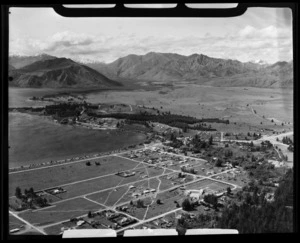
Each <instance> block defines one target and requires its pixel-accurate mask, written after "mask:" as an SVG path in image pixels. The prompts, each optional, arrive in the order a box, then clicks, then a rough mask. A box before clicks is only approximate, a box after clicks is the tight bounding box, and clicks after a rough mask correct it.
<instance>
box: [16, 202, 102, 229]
mask: <svg viewBox="0 0 300 243" xmlns="http://www.w3.org/2000/svg"><path fill="white" fill-rule="evenodd" d="M102 208H103V207H101V206H100V205H98V204H95V203H93V202H90V201H88V200H86V199H84V198H76V199H73V200H70V201H66V202H62V203H59V204H56V205H55V206H54V207H49V208H45V209H43V210H39V211H32V212H31V211H26V212H23V213H20V214H19V216H20V217H22V218H23V219H25V220H27V221H29V222H30V223H32V224H34V225H38V226H42V225H46V224H52V223H56V222H59V221H63V220H68V219H71V218H74V217H78V216H81V215H84V214H87V213H88V212H89V211H96V210H100V209H102Z"/></svg>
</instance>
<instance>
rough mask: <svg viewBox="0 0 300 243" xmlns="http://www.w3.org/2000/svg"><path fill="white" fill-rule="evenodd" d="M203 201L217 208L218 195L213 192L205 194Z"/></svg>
mask: <svg viewBox="0 0 300 243" xmlns="http://www.w3.org/2000/svg"><path fill="white" fill-rule="evenodd" d="M203 199H204V201H205V202H207V203H209V204H211V205H213V207H215V208H217V206H218V196H216V195H214V194H207V195H205V196H204V198H203Z"/></svg>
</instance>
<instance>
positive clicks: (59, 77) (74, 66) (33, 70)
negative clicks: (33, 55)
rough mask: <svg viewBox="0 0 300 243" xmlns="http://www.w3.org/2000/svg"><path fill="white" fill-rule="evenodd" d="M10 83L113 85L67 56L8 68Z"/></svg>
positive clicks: (61, 85)
mask: <svg viewBox="0 0 300 243" xmlns="http://www.w3.org/2000/svg"><path fill="white" fill-rule="evenodd" d="M9 75H10V77H12V78H13V80H12V81H11V85H14V86H19V87H51V88H62V87H74V88H79V87H80V88H85V87H99V88H100V87H115V86H121V84H120V83H119V82H116V81H113V80H110V79H109V78H107V77H106V76H104V75H102V74H101V73H99V72H97V71H95V70H94V69H92V68H90V67H87V66H84V65H81V64H78V63H76V62H74V61H72V60H71V59H67V58H51V59H48V60H42V61H37V62H33V63H31V64H30V65H27V66H24V67H22V68H20V69H14V70H10V74H9Z"/></svg>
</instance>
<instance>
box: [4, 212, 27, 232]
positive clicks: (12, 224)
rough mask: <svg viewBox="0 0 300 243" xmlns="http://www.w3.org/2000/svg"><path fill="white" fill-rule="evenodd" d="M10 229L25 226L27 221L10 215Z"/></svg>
mask: <svg viewBox="0 0 300 243" xmlns="http://www.w3.org/2000/svg"><path fill="white" fill-rule="evenodd" d="M8 220H9V230H12V229H16V228H20V227H24V226H25V223H24V222H22V221H21V220H19V219H17V218H16V217H14V216H12V215H9V219H8Z"/></svg>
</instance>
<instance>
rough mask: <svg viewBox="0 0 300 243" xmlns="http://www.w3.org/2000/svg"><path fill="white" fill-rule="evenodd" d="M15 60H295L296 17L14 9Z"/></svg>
mask: <svg viewBox="0 0 300 243" xmlns="http://www.w3.org/2000/svg"><path fill="white" fill-rule="evenodd" d="M10 12H11V14H10V18H9V53H10V55H25V56H31V55H39V54H43V53H46V54H49V55H53V56H57V57H67V58H71V59H74V60H77V61H83V62H89V61H91V62H94V61H96V62H105V63H110V62H113V61H115V60H116V59H118V58H120V57H124V56H126V55H129V54H137V55H143V54H146V53H148V52H163V53H178V54H181V55H191V54H194V53H197V54H204V55H208V56H210V57H215V58H225V59H236V60H239V61H242V62H248V61H256V60H263V61H265V62H267V63H275V62H277V61H290V60H292V53H293V50H292V48H293V44H292V12H291V10H290V9H288V8H249V9H248V10H247V11H246V13H244V14H243V15H241V16H238V17H230V18H112V17H109V18H108V17H107V18H67V17H63V16H60V15H58V14H57V13H56V12H55V11H54V10H53V9H52V8H10Z"/></svg>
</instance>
